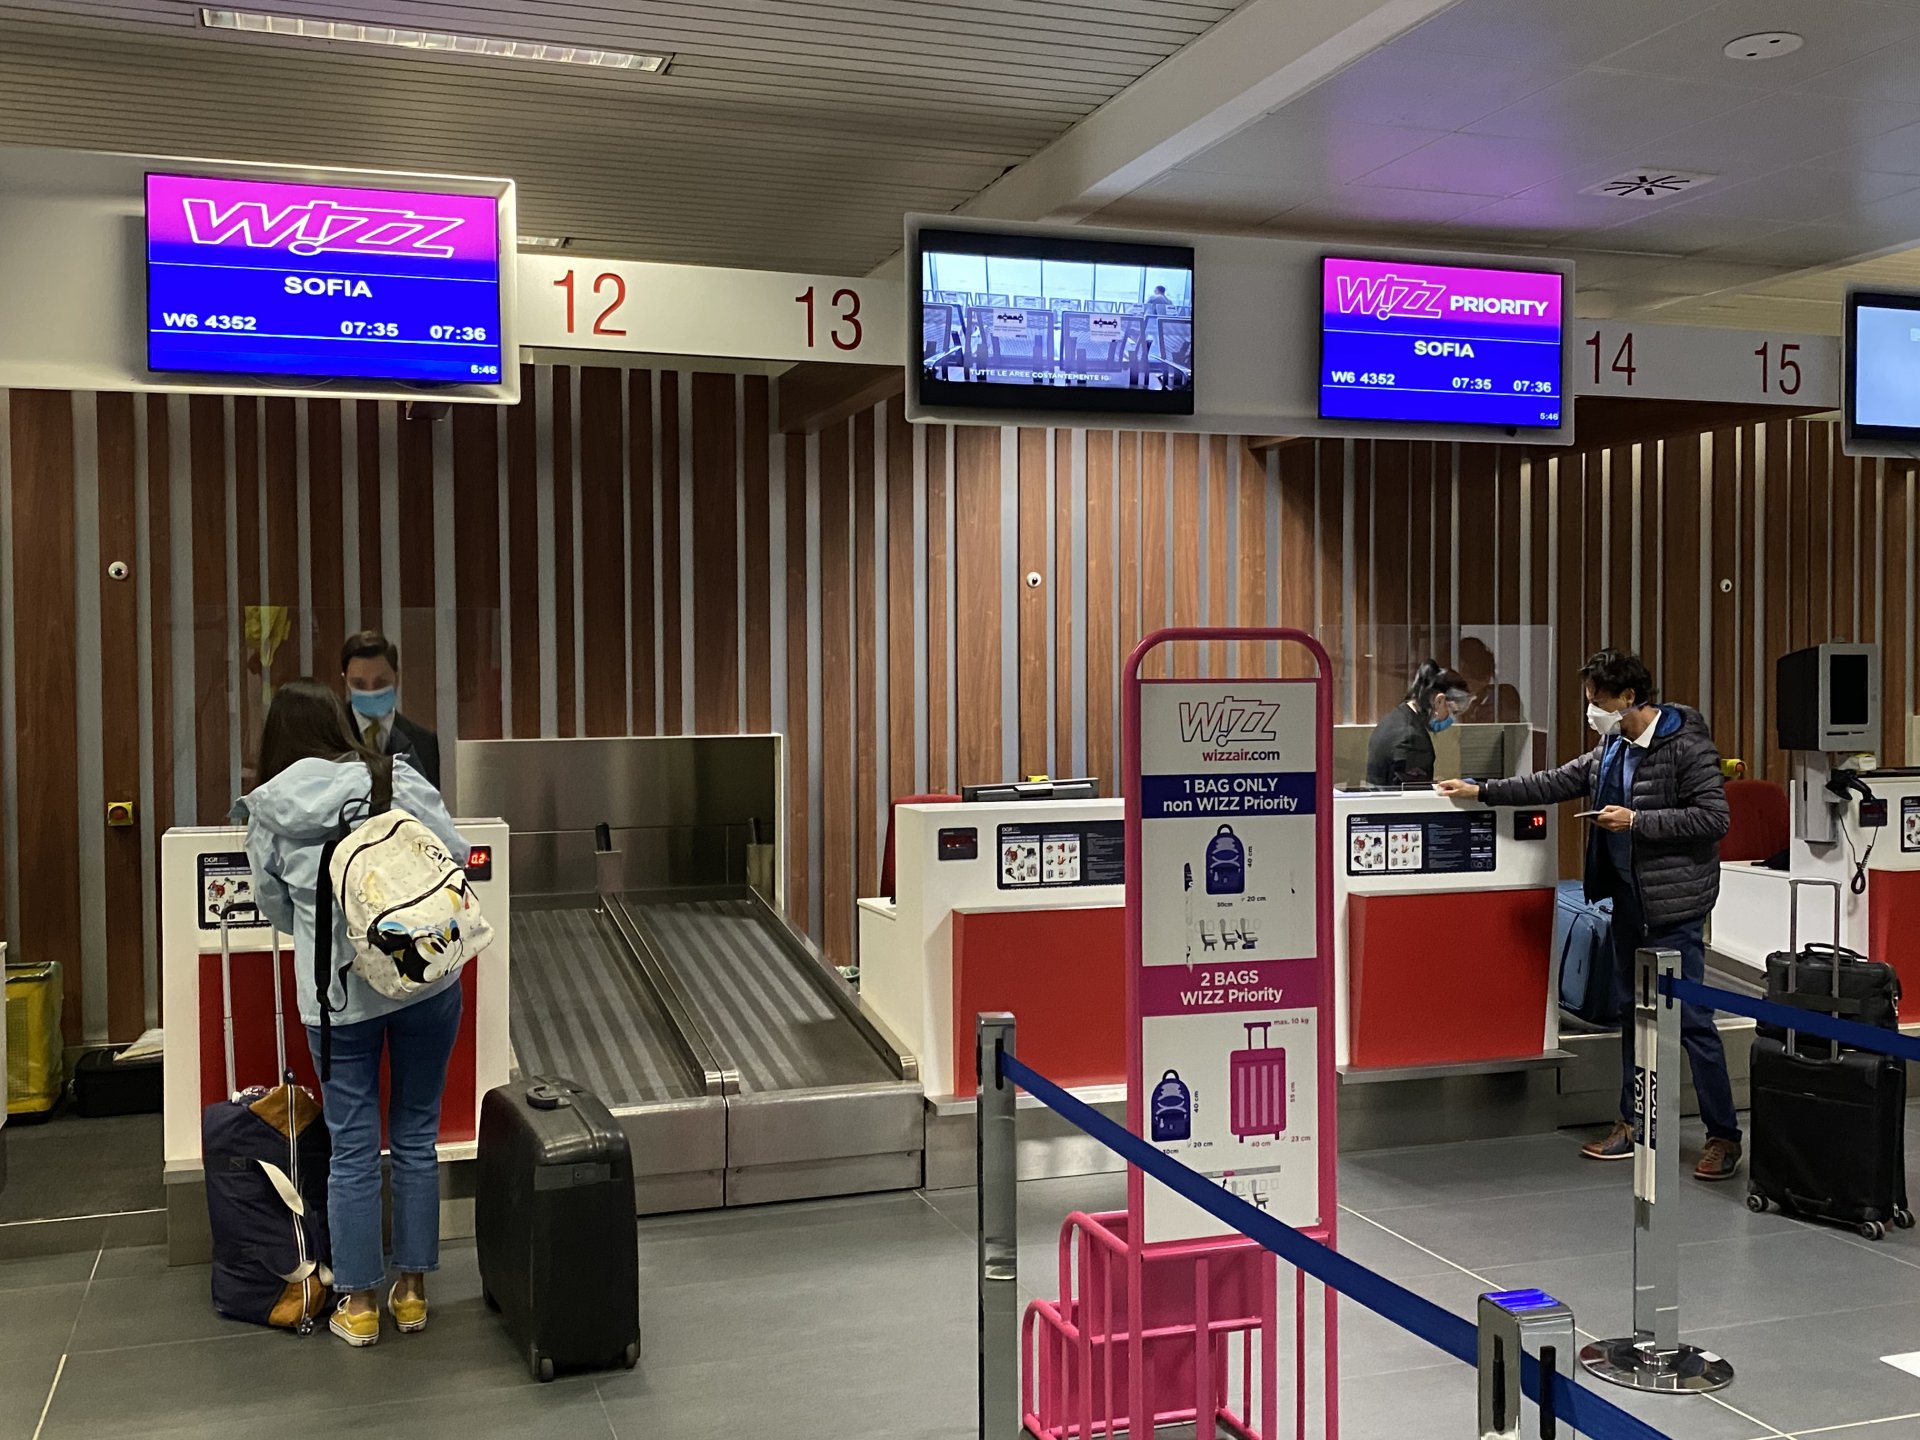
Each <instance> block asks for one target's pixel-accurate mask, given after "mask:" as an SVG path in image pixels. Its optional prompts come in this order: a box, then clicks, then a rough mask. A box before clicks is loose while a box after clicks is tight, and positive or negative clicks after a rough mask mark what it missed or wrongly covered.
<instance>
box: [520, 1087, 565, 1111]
mask: <svg viewBox="0 0 1920 1440" xmlns="http://www.w3.org/2000/svg"><path fill="white" fill-rule="evenodd" d="M572 1103H573V1100H572V1099H571V1097H569V1096H568V1094H567V1092H566V1090H565V1089H563V1088H562V1087H560V1086H558V1085H548V1084H546V1083H544V1082H543V1083H541V1084H538V1085H529V1086H528V1087H527V1104H529V1105H531V1106H532V1107H533V1108H534V1109H536V1110H558V1109H560V1108H562V1107H563V1106H567V1105H571V1104H572Z"/></svg>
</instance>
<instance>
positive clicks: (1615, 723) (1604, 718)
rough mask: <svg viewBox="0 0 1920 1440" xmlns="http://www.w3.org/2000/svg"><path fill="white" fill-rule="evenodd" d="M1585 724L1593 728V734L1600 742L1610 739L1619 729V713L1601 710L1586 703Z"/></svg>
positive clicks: (1590, 703)
mask: <svg viewBox="0 0 1920 1440" xmlns="http://www.w3.org/2000/svg"><path fill="white" fill-rule="evenodd" d="M1587 724H1588V725H1590V726H1592V727H1593V733H1594V734H1596V735H1598V736H1599V737H1600V738H1601V739H1602V740H1608V739H1611V738H1612V737H1613V736H1614V735H1615V734H1617V733H1618V732H1619V729H1620V712H1619V711H1617V710H1602V709H1601V708H1600V707H1599V706H1598V705H1595V704H1593V703H1592V702H1591V701H1589V702H1588V703H1587Z"/></svg>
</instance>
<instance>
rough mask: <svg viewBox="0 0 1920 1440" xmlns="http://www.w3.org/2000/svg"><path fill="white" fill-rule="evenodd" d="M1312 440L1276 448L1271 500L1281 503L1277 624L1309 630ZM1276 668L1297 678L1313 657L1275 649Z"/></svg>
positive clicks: (1312, 618)
mask: <svg viewBox="0 0 1920 1440" xmlns="http://www.w3.org/2000/svg"><path fill="white" fill-rule="evenodd" d="M1315 464H1316V457H1315V447H1314V446H1313V445H1310V444H1309V445H1289V446H1287V447H1286V448H1285V449H1284V450H1282V451H1281V452H1280V456H1279V480H1278V484H1277V487H1276V489H1275V494H1274V501H1275V503H1276V504H1277V505H1279V507H1280V623H1281V625H1283V626H1285V627H1287V628H1289V629H1293V630H1305V631H1308V632H1309V633H1312V632H1313V631H1315V630H1317V629H1318V625H1319V622H1318V620H1317V619H1316V615H1315V597H1316V595H1317V593H1318V592H1317V591H1316V589H1315V586H1316V583H1317V582H1316V575H1315V559H1316V557H1315V551H1314V543H1315V542H1314V534H1313V517H1314V488H1315V487H1314V466H1315ZM1280 673H1281V674H1282V675H1286V676H1292V677H1299V676H1305V675H1310V674H1312V673H1313V662H1312V661H1311V659H1310V658H1309V657H1308V656H1306V655H1303V654H1302V653H1301V651H1300V647H1299V646H1298V645H1289V646H1287V647H1286V648H1285V649H1283V650H1282V651H1281V652H1280Z"/></svg>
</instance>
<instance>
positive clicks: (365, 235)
mask: <svg viewBox="0 0 1920 1440" xmlns="http://www.w3.org/2000/svg"><path fill="white" fill-rule="evenodd" d="M182 206H183V208H184V209H185V211H186V217H187V236H188V238H189V239H190V240H191V241H192V242H193V243H194V244H195V245H224V246H237V247H244V248H246V249H249V250H285V251H286V252H288V253H289V254H292V255H325V254H334V255H399V256H405V257H407V258H410V259H416V260H445V259H448V258H450V257H451V256H452V255H453V253H454V247H453V246H451V245H442V244H438V243H436V242H437V241H439V240H440V238H441V237H442V236H444V235H446V234H447V233H448V232H449V231H452V230H457V229H459V228H460V226H461V225H463V224H464V223H466V222H465V221H464V220H462V219H461V218H460V217H458V216H446V215H422V214H420V213H419V212H418V211H415V210H410V209H404V208H400V207H398V206H396V207H392V208H385V207H380V206H373V205H340V204H336V203H335V202H334V201H332V200H309V201H307V202H306V203H305V204H302V205H285V206H281V207H279V208H278V209H274V208H270V207H269V206H267V205H264V204H262V203H260V202H259V201H257V200H240V201H235V202H234V203H232V204H229V205H222V204H220V203H219V202H218V201H215V200H205V199H187V200H183V201H182Z"/></svg>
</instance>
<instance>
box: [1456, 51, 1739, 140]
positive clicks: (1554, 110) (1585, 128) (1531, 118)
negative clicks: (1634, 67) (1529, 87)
mask: <svg viewBox="0 0 1920 1440" xmlns="http://www.w3.org/2000/svg"><path fill="white" fill-rule="evenodd" d="M1729 63H1730V62H1729ZM1752 99H1753V94H1752V92H1751V91H1748V90H1741V89H1738V88H1736V87H1735V86H1732V85H1707V84H1689V83H1687V82H1685V81H1680V80H1668V79H1665V78H1664V77H1662V76H1658V75H1629V74H1624V73H1622V72H1620V71H1615V70H1583V71H1581V72H1580V73H1579V74H1578V75H1574V76H1572V77H1570V78H1568V79H1566V80H1562V81H1559V82H1558V83H1556V84H1553V85H1549V86H1548V87H1547V88H1546V89H1544V90H1539V91H1536V92H1534V93H1533V94H1532V95H1529V96H1527V97H1526V98H1525V99H1524V100H1519V101H1516V102H1515V103H1514V104H1512V105H1508V106H1505V107H1503V108H1501V109H1499V110H1496V111H1494V112H1493V113H1492V114H1490V115H1487V116H1485V117H1484V118H1482V119H1480V120H1476V121H1474V122H1473V123H1471V124H1469V125H1466V126H1464V127H1462V128H1464V129H1467V130H1471V131H1473V132H1475V133H1476V134H1480V135H1518V136H1520V137H1522V138H1527V137H1530V136H1535V135H1554V136H1561V137H1565V138H1567V139H1578V138H1580V137H1584V136H1589V135H1595V134H1604V135H1606V136H1607V137H1608V138H1609V139H1611V140H1612V141H1614V142H1615V143H1616V144H1617V145H1634V144H1639V143H1643V142H1646V141H1650V140H1654V139H1656V138H1658V137H1659V136H1662V135H1670V134H1672V133H1673V132H1674V131H1676V130H1681V129H1684V128H1686V127H1687V126H1689V125H1697V124H1699V123H1700V122H1701V121H1703V120H1711V119H1712V118H1713V117H1714V116H1716V115H1724V114H1726V113H1727V112H1728V111H1730V110H1736V109H1738V108H1739V107H1740V106H1742V105H1745V104H1747V103H1748V102H1749V101H1751V100H1752ZM1660 163H1662V164H1675V165H1677V164H1678V163H1679V162H1678V160H1677V159H1672V158H1668V159H1663V160H1662V161H1661V162H1660Z"/></svg>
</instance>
